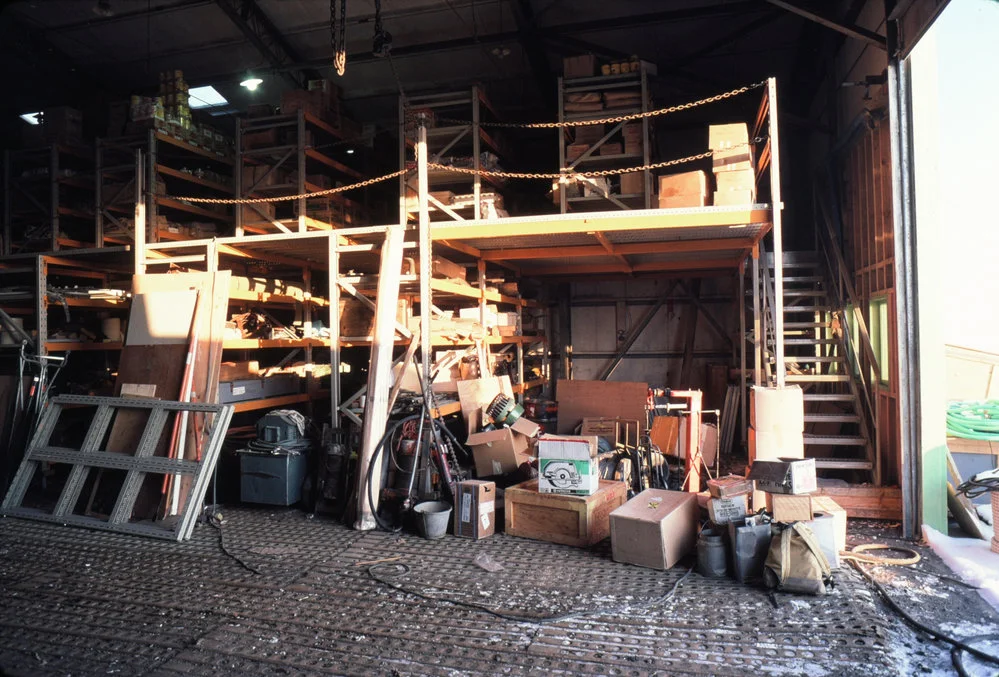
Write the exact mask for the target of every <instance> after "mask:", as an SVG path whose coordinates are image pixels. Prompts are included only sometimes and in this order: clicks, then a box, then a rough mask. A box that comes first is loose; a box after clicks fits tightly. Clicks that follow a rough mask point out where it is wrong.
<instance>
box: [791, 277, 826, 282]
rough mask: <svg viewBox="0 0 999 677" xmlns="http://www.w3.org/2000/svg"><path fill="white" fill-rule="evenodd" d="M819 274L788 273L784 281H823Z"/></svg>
mask: <svg viewBox="0 0 999 677" xmlns="http://www.w3.org/2000/svg"><path fill="white" fill-rule="evenodd" d="M823 281H824V280H823V277H822V276H821V275H789V276H787V277H785V278H784V282H823Z"/></svg>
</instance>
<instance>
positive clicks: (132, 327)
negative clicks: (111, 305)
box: [125, 289, 198, 346]
mask: <svg viewBox="0 0 999 677" xmlns="http://www.w3.org/2000/svg"><path fill="white" fill-rule="evenodd" d="M197 302H198V292H197V290H195V289H178V290H174V291H158V292H153V293H149V294H138V293H137V294H135V295H133V297H132V307H131V310H130V311H129V313H128V336H127V337H126V338H125V345H126V346H154V345H176V344H181V345H187V341H188V336H189V334H190V332H191V318H192V317H193V316H194V306H195V304H196V303H197Z"/></svg>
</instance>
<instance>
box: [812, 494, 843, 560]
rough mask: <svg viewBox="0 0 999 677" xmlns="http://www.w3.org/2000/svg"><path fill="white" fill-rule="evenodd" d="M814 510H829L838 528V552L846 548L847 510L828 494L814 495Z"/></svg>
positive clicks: (815, 511)
mask: <svg viewBox="0 0 999 677" xmlns="http://www.w3.org/2000/svg"><path fill="white" fill-rule="evenodd" d="M812 512H813V513H817V512H827V513H829V514H830V515H832V516H833V521H834V523H835V529H836V552H837V553H839V552H843V551H844V550H846V510H844V509H843V508H841V507H840V505H839V503H837V502H836V501H834V500H833V499H831V498H829V497H828V496H812Z"/></svg>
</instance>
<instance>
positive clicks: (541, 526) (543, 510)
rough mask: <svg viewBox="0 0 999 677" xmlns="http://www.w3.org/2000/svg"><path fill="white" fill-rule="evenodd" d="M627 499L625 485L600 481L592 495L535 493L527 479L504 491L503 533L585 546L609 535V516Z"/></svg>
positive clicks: (532, 485)
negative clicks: (598, 486)
mask: <svg viewBox="0 0 999 677" xmlns="http://www.w3.org/2000/svg"><path fill="white" fill-rule="evenodd" d="M627 500H628V485H627V484H626V483H624V482H615V481H612V480H600V488H599V489H597V492H596V493H595V494H593V495H592V496H563V495H561V494H542V493H539V492H538V481H537V480H536V479H535V480H528V481H527V482H522V483H520V484H518V485H516V486H513V487H510V488H509V489H507V490H506V493H505V494H504V498H503V504H504V512H505V513H506V515H505V519H504V523H505V531H506V533H507V534H510V535H511V536H520V537H522V538H533V539H535V540H539V541H550V542H551V543H561V544H563V545H574V546H577V547H585V546H589V545H593V544H595V543H599V542H600V541H602V540H604V539H605V538H607V537H609V536H610V514H611V512H613V511H614V509H616V508H618V507H619V506H622V505H624V503H625V502H626V501H627Z"/></svg>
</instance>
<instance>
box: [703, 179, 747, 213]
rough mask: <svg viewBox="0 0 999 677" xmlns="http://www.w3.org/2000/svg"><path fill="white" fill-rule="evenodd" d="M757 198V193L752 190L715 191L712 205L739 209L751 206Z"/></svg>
mask: <svg viewBox="0 0 999 677" xmlns="http://www.w3.org/2000/svg"><path fill="white" fill-rule="evenodd" d="M719 176H720V174H719ZM755 198H756V193H755V191H751V190H726V191H722V192H718V191H715V194H714V196H713V197H712V200H711V204H712V205H714V206H715V207H724V206H731V207H739V206H742V205H751V204H753V201H754V200H755Z"/></svg>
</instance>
